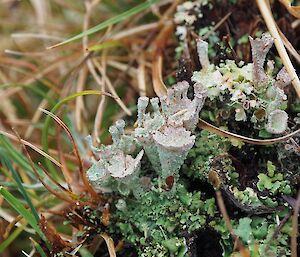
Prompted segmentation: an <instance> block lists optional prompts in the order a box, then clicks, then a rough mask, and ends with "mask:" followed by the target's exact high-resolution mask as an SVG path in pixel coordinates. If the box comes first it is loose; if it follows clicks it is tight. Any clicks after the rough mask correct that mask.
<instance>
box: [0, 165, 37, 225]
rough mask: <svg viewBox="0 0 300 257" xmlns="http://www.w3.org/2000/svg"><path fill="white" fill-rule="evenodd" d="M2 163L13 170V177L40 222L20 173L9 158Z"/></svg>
mask: <svg viewBox="0 0 300 257" xmlns="http://www.w3.org/2000/svg"><path fill="white" fill-rule="evenodd" d="M2 165H3V166H6V167H7V169H8V170H10V171H11V173H12V175H13V178H14V180H15V181H16V183H17V185H18V189H19V191H20V192H21V194H22V195H23V197H24V199H25V201H26V202H27V204H28V206H29V208H30V209H31V211H32V214H33V216H34V217H35V219H36V221H37V222H39V220H40V218H39V215H38V212H37V210H36V209H35V207H34V206H33V203H32V201H31V200H30V198H29V196H28V194H27V192H26V190H25V188H24V187H23V185H22V180H21V178H20V176H19V174H18V173H17V172H16V171H15V169H14V168H13V167H12V165H11V164H10V162H8V161H7V160H5V159H4V160H2Z"/></svg>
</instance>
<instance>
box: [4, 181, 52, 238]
mask: <svg viewBox="0 0 300 257" xmlns="http://www.w3.org/2000/svg"><path fill="white" fill-rule="evenodd" d="M0 194H1V195H2V196H3V198H4V199H5V200H6V201H7V202H8V203H9V204H10V205H11V206H12V207H13V208H14V209H15V210H16V211H17V212H18V213H19V214H21V215H22V216H23V218H24V219H25V220H26V221H27V222H28V223H29V224H30V226H31V227H32V228H33V229H34V230H35V231H36V232H37V234H38V235H39V236H40V237H41V238H42V239H43V240H44V241H46V238H45V235H44V234H43V232H42V231H41V229H40V228H39V226H38V224H37V221H36V219H35V218H34V216H33V215H32V214H31V213H30V212H29V211H28V210H27V209H26V208H25V207H24V206H23V205H22V204H21V202H20V201H19V200H18V199H17V198H15V197H14V196H13V195H12V194H11V193H10V192H8V191H7V190H6V189H5V188H4V187H0Z"/></svg>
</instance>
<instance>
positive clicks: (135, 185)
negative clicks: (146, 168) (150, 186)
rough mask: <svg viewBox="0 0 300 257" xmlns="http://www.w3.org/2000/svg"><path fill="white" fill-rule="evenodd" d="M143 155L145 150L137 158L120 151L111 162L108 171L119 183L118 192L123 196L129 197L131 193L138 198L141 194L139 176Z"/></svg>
mask: <svg viewBox="0 0 300 257" xmlns="http://www.w3.org/2000/svg"><path fill="white" fill-rule="evenodd" d="M143 155H144V150H141V151H140V152H139V154H138V155H137V156H136V157H135V158H133V157H132V156H131V155H126V154H124V153H123V152H122V151H118V152H117V153H116V154H115V155H114V156H113V157H112V158H111V160H110V161H109V163H110V164H109V165H108V167H107V169H108V171H109V173H110V176H111V177H112V178H113V179H115V180H116V181H117V182H118V191H119V192H120V193H121V194H123V195H128V194H129V193H130V191H132V192H133V194H134V195H135V196H136V197H138V196H139V195H140V194H141V191H142V188H141V186H140V183H139V174H140V168H141V159H142V157H143Z"/></svg>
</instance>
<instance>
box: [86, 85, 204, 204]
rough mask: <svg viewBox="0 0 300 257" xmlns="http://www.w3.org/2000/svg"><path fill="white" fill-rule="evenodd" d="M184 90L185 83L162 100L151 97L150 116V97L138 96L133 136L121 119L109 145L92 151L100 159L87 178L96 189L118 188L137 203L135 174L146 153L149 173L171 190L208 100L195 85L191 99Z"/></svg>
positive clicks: (138, 190)
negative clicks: (150, 165)
mask: <svg viewBox="0 0 300 257" xmlns="http://www.w3.org/2000/svg"><path fill="white" fill-rule="evenodd" d="M188 88H189V84H188V83H187V82H185V81H183V82H180V83H177V84H176V85H175V86H174V87H173V88H171V89H169V90H168V92H167V95H166V96H162V97H160V99H158V98H152V99H151V100H150V103H151V106H152V109H153V113H148V112H146V108H147V106H148V104H149V98H147V97H140V98H139V100H138V120H137V128H136V129H135V131H134V133H133V134H132V135H125V134H124V127H125V122H124V121H122V120H120V121H118V122H117V123H116V124H115V125H114V126H111V127H110V129H109V131H110V133H111V135H112V140H113V144H112V145H109V146H103V145H102V146H101V147H100V148H95V147H92V149H93V151H94V155H95V156H96V157H97V158H98V159H99V160H98V161H96V160H94V164H93V165H92V166H91V168H90V169H89V170H88V171H87V176H88V179H89V180H90V182H91V184H92V185H93V186H94V188H95V189H96V190H98V191H107V192H109V191H113V190H115V189H117V191H118V192H119V193H121V194H122V195H129V193H130V192H131V191H132V192H133V194H134V195H135V196H136V197H137V198H139V197H140V195H141V194H142V192H143V191H144V190H143V187H142V186H141V183H140V179H141V178H140V176H139V175H140V170H141V169H140V168H141V167H140V166H141V165H140V164H141V160H142V157H143V155H144V152H145V153H146V155H147V157H148V159H149V161H150V162H151V164H152V166H153V169H154V170H155V171H156V172H157V174H158V175H159V177H160V179H162V181H164V182H165V183H166V185H165V187H166V191H171V190H173V192H174V191H175V185H176V180H177V179H178V172H179V169H180V167H181V166H182V164H183V162H184V160H185V159H186V156H187V154H188V151H189V150H190V149H191V148H192V146H193V145H194V142H195V136H194V135H192V132H193V131H194V130H195V127H196V124H197V122H198V116H199V112H200V110H201V108H202V106H203V104H204V101H205V97H206V90H205V89H204V87H203V86H202V85H201V84H199V83H198V84H195V85H194V98H193V100H190V99H189V98H188V97H187V92H188ZM159 102H160V106H159ZM88 140H89V141H90V138H88ZM136 152H137V153H136ZM135 153H136V156H135V157H134V155H135ZM164 182H163V183H164Z"/></svg>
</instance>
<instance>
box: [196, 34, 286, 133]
mask: <svg viewBox="0 0 300 257" xmlns="http://www.w3.org/2000/svg"><path fill="white" fill-rule="evenodd" d="M250 42H251V47H252V56H253V63H248V64H244V63H243V62H240V63H238V64H236V63H235V61H234V60H226V61H225V62H222V63H220V64H219V65H218V66H216V65H214V64H210V63H209V60H208V47H207V44H206V43H205V42H203V41H201V40H200V41H199V42H198V48H197V49H198V54H199V58H200V62H201V65H202V69H201V70H200V71H195V72H194V75H193V77H192V80H193V81H194V82H197V83H201V84H203V85H205V86H206V87H207V90H208V97H209V99H210V100H211V101H221V102H224V108H226V107H227V109H228V110H229V111H231V110H234V112H235V121H238V122H251V123H252V124H253V127H254V128H255V129H258V130H265V131H267V132H268V133H271V134H281V133H283V132H284V131H285V130H286V129H287V124H288V123H287V121H288V115H287V113H286V112H285V111H284V109H285V108H286V107H287V106H286V101H287V96H286V94H285V93H284V88H285V87H286V86H287V85H288V84H289V83H290V82H291V79H290V77H289V76H288V74H287V72H286V70H285V68H282V69H281V70H280V71H279V72H278V74H277V75H276V78H274V75H273V72H274V64H273V62H272V61H268V63H267V66H268V67H267V71H265V69H264V63H265V58H266V55H267V53H268V51H269V49H270V48H271V47H272V44H273V38H272V37H271V36H270V35H269V34H264V35H263V36H262V37H261V38H260V39H259V38H257V39H252V38H250Z"/></svg>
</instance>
